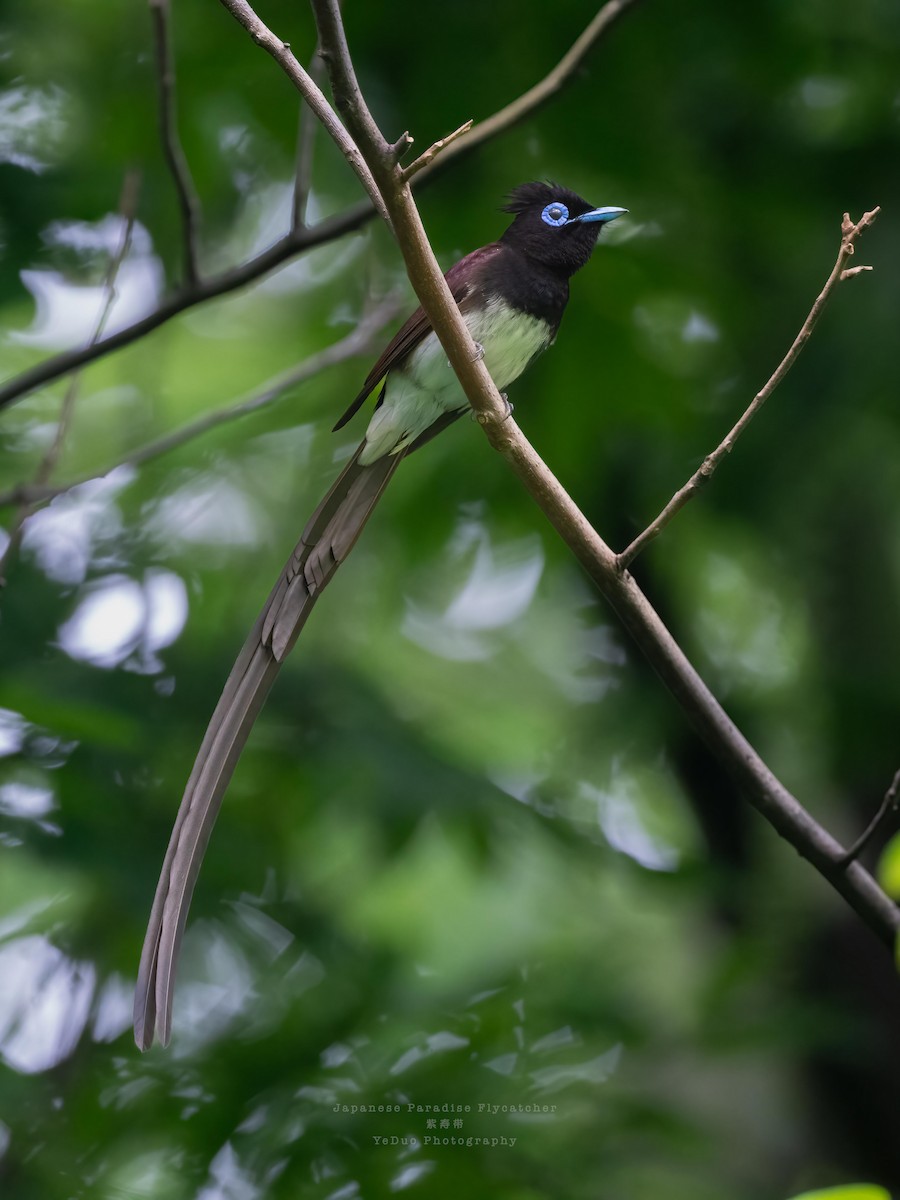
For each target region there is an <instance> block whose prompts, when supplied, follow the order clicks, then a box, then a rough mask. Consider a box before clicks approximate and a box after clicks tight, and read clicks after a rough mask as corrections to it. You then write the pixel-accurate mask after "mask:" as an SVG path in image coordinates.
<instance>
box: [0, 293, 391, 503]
mask: <svg viewBox="0 0 900 1200" xmlns="http://www.w3.org/2000/svg"><path fill="white" fill-rule="evenodd" d="M400 305H401V301H400V297H399V296H397V295H389V296H386V297H385V298H384V299H382V300H381V301H379V302H378V303H377V304H374V305H370V306H369V307H368V309H367V310H366V311H365V312H364V313H363V315H362V316H361V318H360V320H359V323H358V324H357V325H356V326H355V327H354V328H353V329H352V330H351V331H350V333H348V334H347V335H346V337H343V338H341V339H340V341H337V342H334V343H333V344H332V345H330V346H326V347H325V349H324V350H319V351H318V352H317V353H316V354H313V355H310V357H309V358H307V359H305V360H304V361H303V362H302V363H299V364H298V365H297V366H296V367H292V368H291V369H290V370H289V371H285V372H284V373H283V374H281V375H279V376H277V377H276V378H275V379H270V380H269V382H268V383H266V384H264V385H263V387H262V388H259V389H256V390H255V391H253V392H251V393H250V394H249V395H248V396H244V397H242V398H241V399H240V400H236V401H234V402H233V403H231V404H228V405H226V406H225V407H224V408H219V409H215V410H214V411H213V412H210V413H204V415H203V416H202V417H197V419H196V420H194V421H191V422H189V423H188V424H187V425H185V426H183V427H182V428H181V429H177V430H175V431H174V432H172V433H167V434H163V436H162V437H158V438H154V439H153V441H151V442H147V443H146V444H145V445H144V446H141V447H139V448H138V449H136V450H132V451H131V452H130V453H129V454H127V455H126V456H125V457H124V458H123V459H119V460H118V461H117V462H115V463H110V464H109V465H108V466H106V467H103V468H102V469H101V470H97V471H90V472H88V473H87V474H86V475H82V476H80V477H79V478H78V479H70V480H68V481H67V482H65V483H61V484H56V485H54V486H52V487H51V486H49V485H48V484H47V481H46V479H41V480H38V479H35V480H34V481H33V482H32V483H26V484H19V485H18V486H17V487H14V488H10V490H9V491H7V492H2V493H0V508H4V507H6V506H7V505H10V504H24V505H30V506H32V509H33V508H36V507H37V506H38V505H40V504H46V503H47V502H48V501H49V500H53V499H55V498H56V497H57V496H61V495H62V494H63V493H64V492H68V491H71V490H72V488H75V487H80V486H81V485H82V484H84V483H88V482H90V480H92V479H102V478H103V477H104V476H105V475H109V474H110V472H112V471H115V470H118V468H120V467H138V466H142V465H143V464H144V463H146V462H150V461H151V459H154V458H159V457H161V456H162V455H163V454H168V453H169V452H170V451H172V450H175V449H177V448H178V447H179V446H184V445H185V444H186V443H187V442H191V441H193V440H194V439H195V438H198V437H200V436H202V435H203V434H204V433H208V432H209V431H210V430H211V429H218V428H219V427H220V426H221V425H225V424H228V423H229V422H231V421H236V420H237V419H238V418H240V417H246V416H248V415H249V414H250V413H254V412H259V410H260V409H262V408H267V407H268V406H269V405H270V404H272V403H274V402H275V401H276V400H278V399H279V398H280V397H281V396H282V395H284V393H285V392H286V391H287V390H288V389H289V388H293V387H296V386H298V385H299V384H301V383H305V382H306V381H307V380H309V379H312V378H313V376H315V375H318V374H319V373H320V372H321V371H324V370H325V369H326V368H328V367H333V366H335V365H336V364H337V363H341V362H344V361H345V360H346V359H348V358H353V357H354V356H355V355H357V354H363V353H365V352H368V351H369V350H370V349H371V346H372V341H373V338H374V336H375V335H376V334H377V333H380V331H381V330H382V329H383V328H384V326H385V325H386V324H387V322H388V321H390V320H391V319H392V318H393V317H395V316H396V315H397V312H398V311H399V309H400Z"/></svg>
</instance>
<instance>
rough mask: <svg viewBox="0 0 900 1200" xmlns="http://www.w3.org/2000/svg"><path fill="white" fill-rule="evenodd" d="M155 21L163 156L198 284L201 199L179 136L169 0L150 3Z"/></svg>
mask: <svg viewBox="0 0 900 1200" xmlns="http://www.w3.org/2000/svg"><path fill="white" fill-rule="evenodd" d="M149 3H150V15H151V17H152V19H153V40H154V43H155V48H156V74H157V79H158V94H159V135H160V140H161V142H162V149H163V156H164V157H165V160H166V165H167V166H168V168H169V171H170V173H171V175H172V182H173V183H174V184H175V194H176V195H177V197H178V207H179V208H180V210H181V238H182V243H183V255H184V278H185V281H186V282H187V283H188V284H194V283H196V282H197V280H198V279H199V278H200V267H199V262H198V249H197V242H198V234H199V230H200V200H199V198H198V196H197V191H196V188H195V187H194V181H193V179H192V178H191V171H190V167H189V166H188V163H187V158H186V157H185V153H184V148H183V147H182V145H181V139H180V138H179V136H178V120H177V110H176V106H175V62H174V59H173V56H172V46H171V37H170V30H169V24H170V9H169V0H149Z"/></svg>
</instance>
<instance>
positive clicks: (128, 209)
mask: <svg viewBox="0 0 900 1200" xmlns="http://www.w3.org/2000/svg"><path fill="white" fill-rule="evenodd" d="M139 182H140V176H139V175H138V173H137V172H136V171H129V173H128V174H127V175H126V176H125V180H124V183H123V184H122V194H121V196H120V198H119V210H118V211H119V214H120V216H121V217H122V221H123V226H122V238H121V241H120V242H119V246H118V248H117V250H116V252H115V254H113V256H112V257H111V258H110V260H109V265H108V267H107V269H106V275H105V277H104V280H103V290H104V296H103V304H102V305H101V308H100V315H99V316H98V318H97V323H96V325H95V326H94V329H93V332H92V333H91V336H90V338H89V340H88V345H89V346H93V345H96V344H97V342H98V341H99V340H100V338H101V337H102V336H103V330H104V329H105V328H106V323H107V321H108V320H109V315H110V313H111V312H112V308H113V305H114V304H115V302H116V297H117V293H116V279H117V277H118V274H119V270H120V268H121V266H122V263H123V262H124V261H125V259H126V258H127V256H128V252H129V250H130V249H131V239H132V235H133V233H134V218H135V212H136V210H137V196H138V185H139ZM80 382H81V373H80V372H78V371H76V372H75V373H74V374H73V375H72V377H71V378H70V380H69V386H68V387H67V388H66V393H65V395H64V396H63V401H62V404H61V406H60V410H59V420H58V421H57V425H56V432H55V433H54V436H53V441H52V442H51V443H50V445H49V447H48V448H47V452H46V453H45V454H44V456H43V458H42V459H41V461H40V462H39V463H38V466H37V469H36V471H35V473H34V478H33V480H32V483H31V487H33V488H35V489H38V490H40V489H42V488H46V486H47V483H48V481H49V479H50V477H51V476H52V474H53V472H54V471H55V470H56V467H57V464H58V463H59V457H60V455H61V454H62V449H63V445H64V444H65V440H66V436H67V434H68V432H69V427H70V425H71V422H72V412H73V410H74V407H75V401H76V399H77V396H78V386H79V383H80ZM33 512H34V503H33V502H32V501H31V500H28V499H25V498H24V497H23V498H21V499H20V500H19V501H18V508H17V509H16V512H15V514H14V516H13V519H12V522H11V525H10V529H9V540H8V541H7V543H6V547H5V549H4V551H3V554H2V555H0V587H3V586H5V584H6V571H7V568H8V566H9V563H10V562H11V561H12V558H13V557H14V556H15V555H16V554H17V553H18V550H19V546H20V545H21V542H22V535H23V533H24V530H25V523H26V521H27V520H28V518H29V517H30V516H31V514H32V513H33Z"/></svg>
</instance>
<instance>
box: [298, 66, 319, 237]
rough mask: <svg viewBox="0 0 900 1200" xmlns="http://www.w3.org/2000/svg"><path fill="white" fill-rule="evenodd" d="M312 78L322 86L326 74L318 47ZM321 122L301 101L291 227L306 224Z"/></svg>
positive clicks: (310, 69) (310, 73) (316, 83)
mask: <svg viewBox="0 0 900 1200" xmlns="http://www.w3.org/2000/svg"><path fill="white" fill-rule="evenodd" d="M308 74H309V77H310V79H311V80H312V81H313V83H314V84H315V85H316V87H321V85H322V80H323V78H324V76H325V64H324V63H323V62H322V59H321V57H320V55H319V50H318V47H316V52H315V54H314V55H313V57H312V61H311V62H310V64H309V67H308ZM318 128H319V122H318V121H317V120H316V119H315V113H314V112H313V110H312V109H311V108H310V106H309V105H308V104H306V103H305V102H303V101H301V103H300V117H299V120H298V121H297V165H296V169H295V171H294V196H293V201H292V203H291V229H302V228H304V226H305V225H306V209H307V205H308V204H309V194H310V191H311V190H312V165H313V148H314V146H315V141H316V130H317V129H318Z"/></svg>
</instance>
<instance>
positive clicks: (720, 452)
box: [618, 207, 881, 569]
mask: <svg viewBox="0 0 900 1200" xmlns="http://www.w3.org/2000/svg"><path fill="white" fill-rule="evenodd" d="M879 212H881V209H880V208H878V207H876V208H873V209H872V211H871V212H867V213H864V214H863V216H862V217H860V219H859V222H858V223H857V224H855V225H854V223H853V222H852V221H851V220H850V218H849V216H848V215H847V214H846V213H844V220H843V224H842V226H841V247H840V250H839V251H838V256H837V261H836V262H835V264H834V266H833V267H832V268H831V274H830V275H829V276H828V279H827V280H826V281H825V286H824V287H823V288H822V290H821V292H820V293H819V295H818V296H817V297H816V300H815V303H814V304H813V306H812V308H811V309H810V311H809V316H808V317H807V318H806V320H805V321H804V322H803V325H802V327H801V329H800V332H799V333H798V334H797V336H796V337H795V338H794V341H793V343H792V345H791V348H790V350H788V352H787V354H786V355H785V356H784V358H783V359H782V360H781V362H780V363H779V364H778V366H777V367H776V369H775V371H774V372H773V374H772V376H771V378H770V379H769V380H768V382H767V383H766V385H765V387H763V388H762V390H761V391H759V392H757V393H756V395H755V396H754V397H753V400H752V401H751V402H750V404H749V406H748V407H747V409H746V410H745V411H744V413H743V415H742V416H741V418H740V420H739V421H738V422H737V423H736V424H735V425H734V427H733V428H732V429H731V431H730V433H728V435H727V436H726V437H725V438H724V439H723V441H722V442H720V443H719V445H718V446H717V447H716V448H715V450H713V452H712V453H711V454H708V455H707V456H706V458H705V459H704V460H703V462H702V463H701V464H700V466H699V467H698V468H697V470H696V471H695V472H694V474H693V475H692V476H691V477H690V479H689V480H688V481H687V483H685V484H684V485H683V486H682V487H680V488H679V489H678V491H677V492H676V493H675V495H674V496H673V497H672V499H671V500H670V501H669V502H668V504H667V505H666V506H665V508H664V509H663V510H662V512H661V513H660V514H659V516H658V517H657V518H656V519H655V520H654V521H652V522H651V523H650V524H649V525H648V526H647V528H646V529H645V530H644V531H643V533H641V534H639V535H638V536H637V537H636V538H635V539H634V541H633V542H632V543H631V545H630V546H628V548H627V549H625V550H623V551H622V553H621V554H620V555H619V557H618V562H619V567H620V568H622V569H624V568H625V567H627V566H628V565H629V564H630V563H631V562H633V561H634V559H635V558H636V557H637V556H638V555H639V554H640V553H641V551H642V550H643V549H644V548H645V547H646V546H647V545H648V543H649V542H651V541H653V539H654V538H655V537H657V536H658V535H659V534H660V533H661V532H662V531H663V529H665V527H666V526H667V525H668V524H669V522H670V521H671V520H672V518H673V517H674V516H675V514H676V513H677V512H679V511H680V510H681V509H682V508H684V506H685V505H686V504H687V503H688V501H689V500H692V499H693V498H694V496H696V494H697V493H698V492H699V491H700V489H701V488H703V487H704V486H705V485H706V484H707V483H708V482H709V480H710V479H711V478H712V476H713V474H714V472H715V470H716V468H717V467H718V466H719V464H720V463H721V462H722V460H723V459H724V458H725V457H726V455H728V454H730V453H731V451H732V450H733V449H734V444H735V442H736V441H737V440H738V438H739V437H740V436H741V434H742V433H743V432H744V430H745V429H746V428H747V426H748V425H749V424H750V422H751V421H752V420H753V418H754V417H755V416H756V414H757V413H758V412H759V410H760V409H761V408H762V406H763V405H764V404H765V402H766V401H767V400H768V398H769V397H770V396H771V395H772V393H773V392H774V391H775V389H776V388H777V387H778V385H779V383H781V381H782V379H784V377H785V375H787V373H788V371H789V370H790V369H791V367H792V366H793V365H794V363H795V362H796V361H797V359H798V357H799V355H800V352H801V350H802V349H803V347H804V346H805V345H806V343H807V342H808V341H809V338H810V335H811V334H812V331H813V329H814V328H815V325H816V322H817V321H818V319H819V317H820V316H821V315H822V310H823V309H824V308H825V305H826V304H827V303H828V300H829V299H830V297H831V294H832V292H833V291H834V289H835V287H836V286H837V285H838V284H839V283H840V282H841V280H842V279H847V278H848V277H849V276H851V275H855V274H856V273H857V272H859V271H871V269H872V268H871V267H853V268H851V269H850V270H849V271H847V270H845V264H846V263H847V261H848V260H849V259H850V258H851V257H852V256H853V250H854V243H855V241H856V239H857V237H859V235H860V234H861V233H862V231H863V230H864V229H866V228H867V227H868V226H869V225H871V224H872V222H873V221H874V220H875V218H876V217H877V216H878V214H879Z"/></svg>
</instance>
